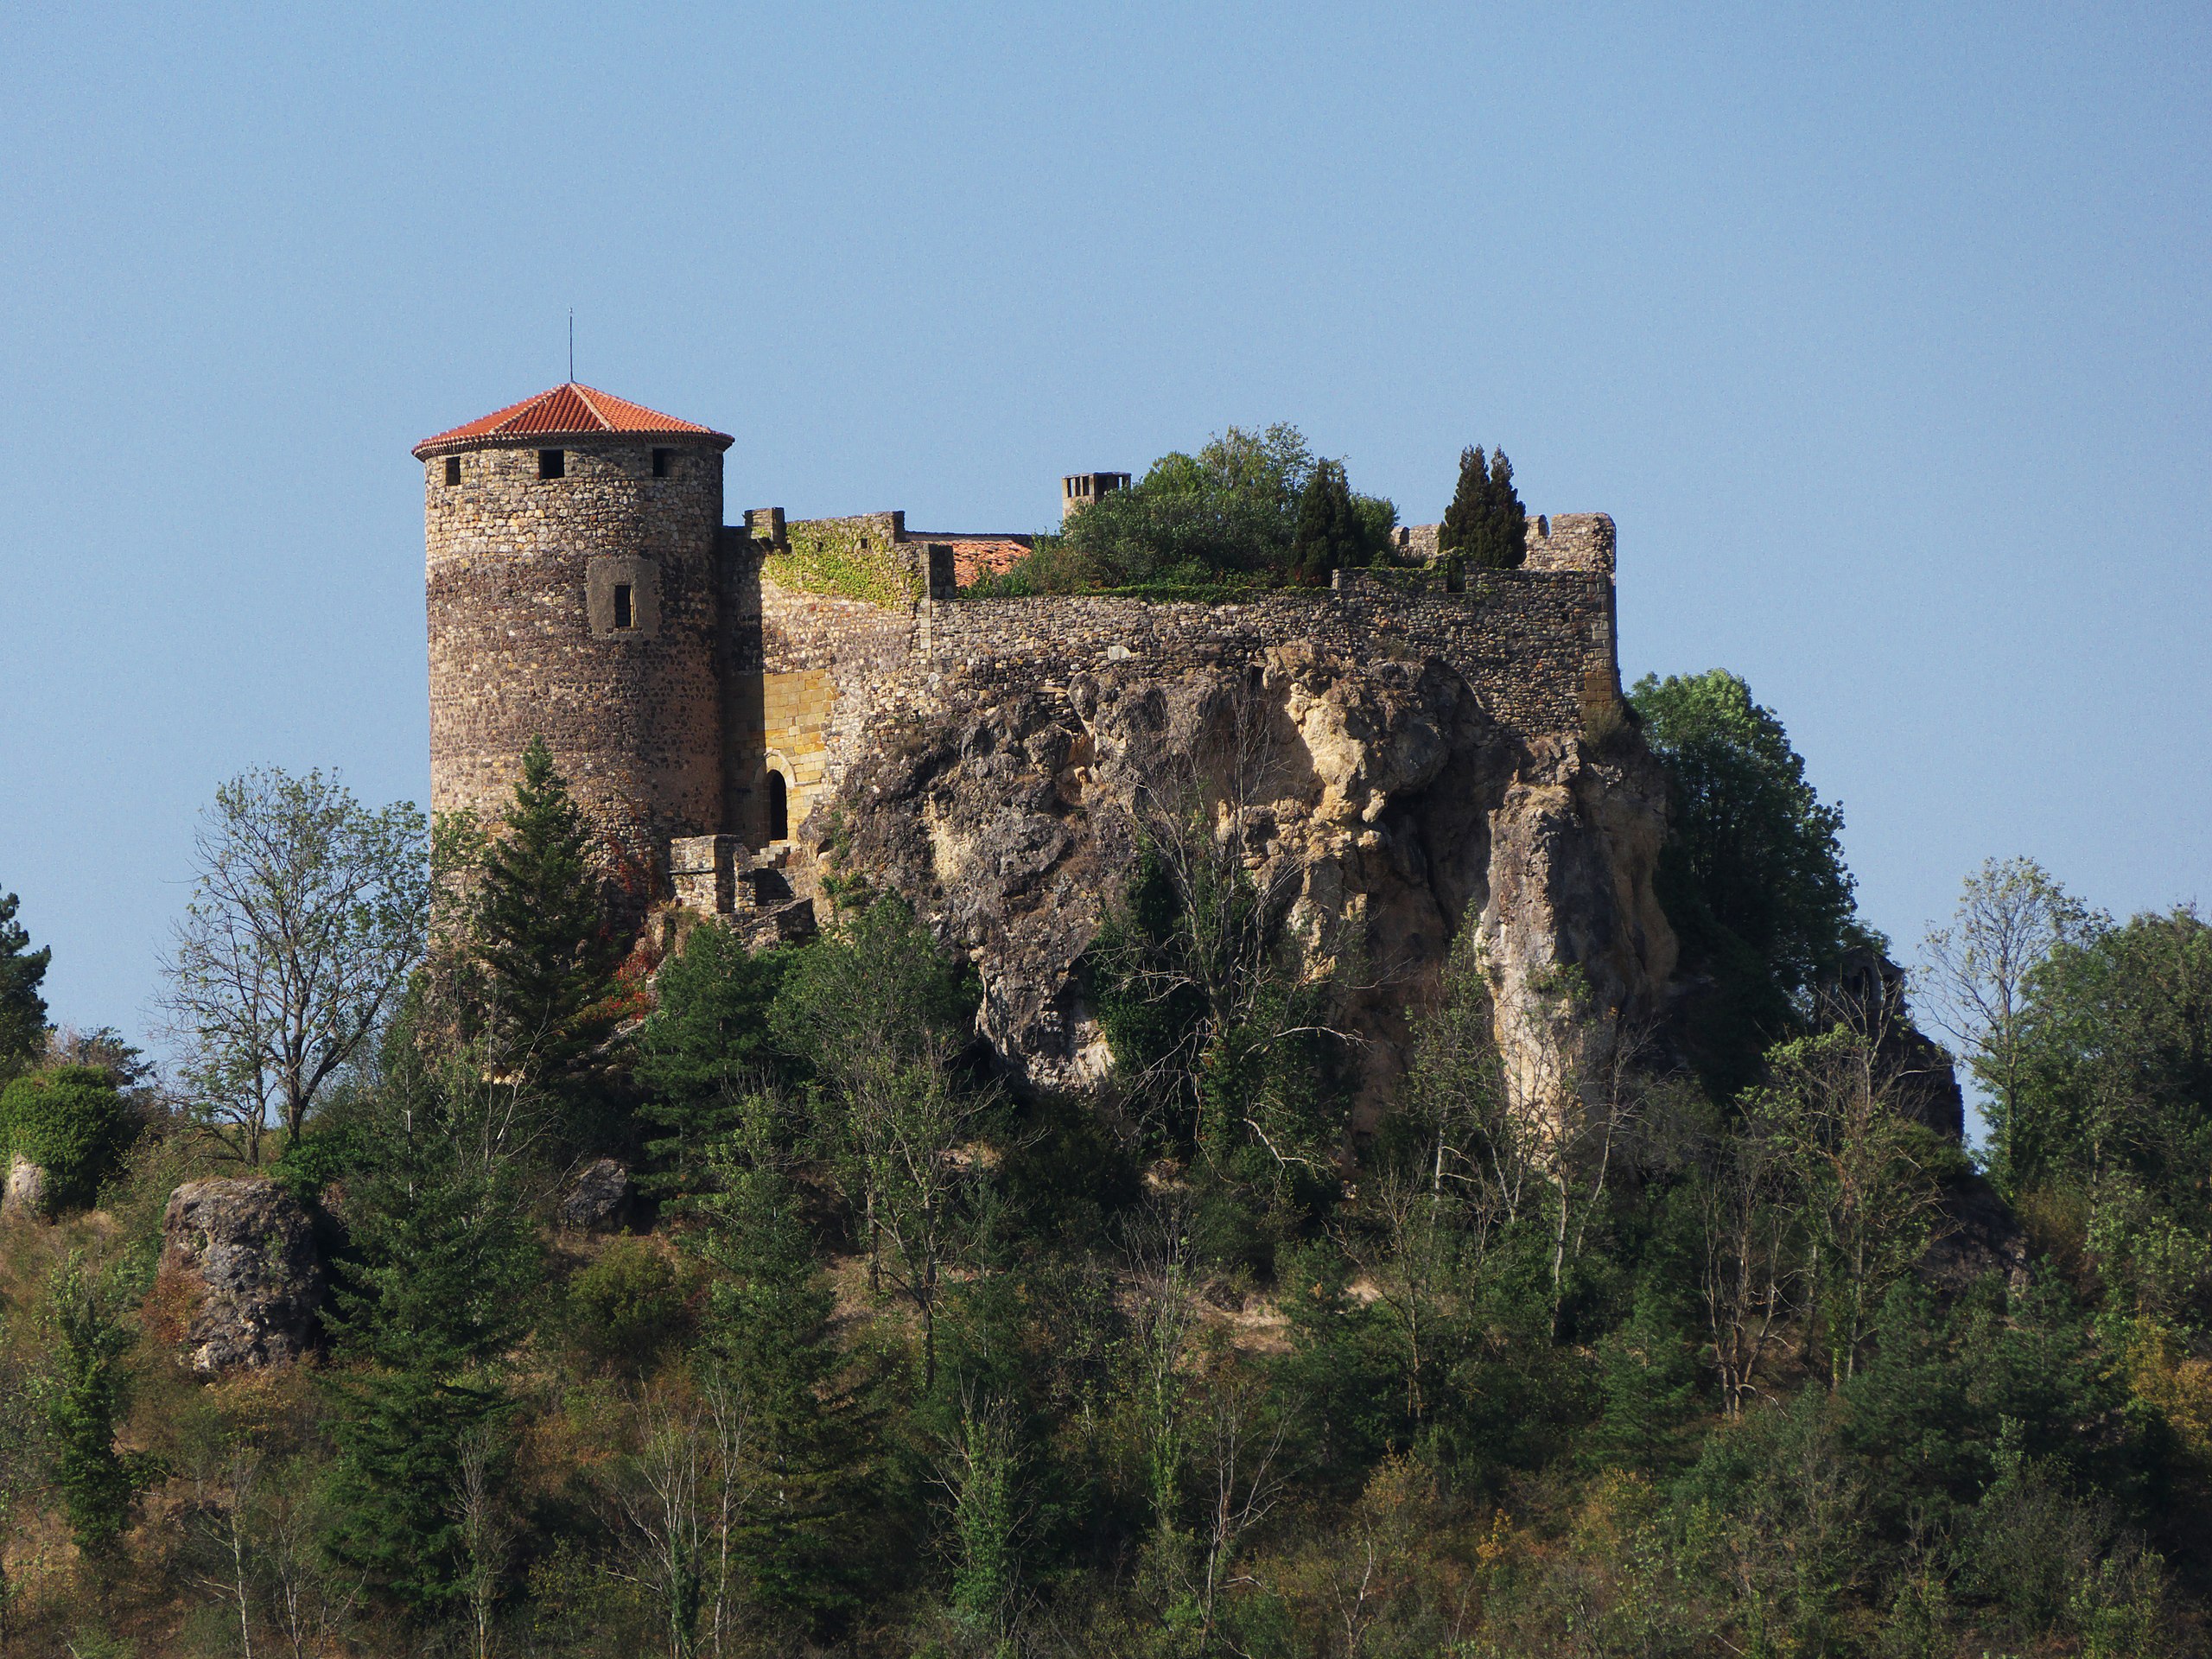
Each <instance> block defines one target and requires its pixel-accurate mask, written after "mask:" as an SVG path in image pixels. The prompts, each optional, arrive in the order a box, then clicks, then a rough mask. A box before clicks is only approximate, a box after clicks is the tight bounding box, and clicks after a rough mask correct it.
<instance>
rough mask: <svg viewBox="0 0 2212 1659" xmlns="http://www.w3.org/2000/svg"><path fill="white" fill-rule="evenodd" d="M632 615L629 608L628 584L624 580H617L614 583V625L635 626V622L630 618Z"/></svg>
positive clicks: (621, 626) (620, 626)
mask: <svg viewBox="0 0 2212 1659" xmlns="http://www.w3.org/2000/svg"><path fill="white" fill-rule="evenodd" d="M632 615H633V613H632V610H631V608H630V584H629V583H628V582H616V583H615V584H614V626H616V627H618V628H631V627H635V626H637V624H636V622H635V621H633V620H632Z"/></svg>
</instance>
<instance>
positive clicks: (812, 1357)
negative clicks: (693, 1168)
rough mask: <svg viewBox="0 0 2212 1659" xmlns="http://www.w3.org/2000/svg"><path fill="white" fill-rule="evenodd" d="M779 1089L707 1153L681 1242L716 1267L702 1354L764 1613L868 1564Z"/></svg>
mask: <svg viewBox="0 0 2212 1659" xmlns="http://www.w3.org/2000/svg"><path fill="white" fill-rule="evenodd" d="M776 1116H777V1111H776V1108H775V1105H774V1103H772V1101H771V1100H769V1099H768V1098H767V1097H766V1096H753V1097H751V1098H750V1099H748V1100H747V1102H746V1103H745V1107H744V1109H743V1111H742V1113H741V1122H740V1125H739V1127H738V1128H735V1129H734V1130H733V1131H732V1132H731V1133H729V1134H728V1135H725V1136H724V1137H723V1138H722V1139H721V1141H718V1142H717V1143H716V1144H715V1147H714V1150H713V1153H712V1166H713V1171H714V1182H713V1190H712V1191H711V1192H709V1193H708V1194H707V1195H706V1196H705V1197H703V1198H701V1199H700V1201H699V1205H698V1214H699V1221H700V1225H699V1227H698V1228H697V1229H696V1230H695V1231H693V1232H691V1233H690V1234H687V1235H686V1238H685V1242H686V1243H687V1244H688V1245H689V1246H690V1248H692V1249H696V1250H697V1251H698V1253H699V1255H701V1257H702V1259H703V1260H704V1261H705V1262H707V1263H708V1264H709V1266H710V1267H712V1268H715V1270H716V1273H717V1274H718V1278H717V1280H716V1282H715V1286H714V1289H713V1292H712V1295H711V1298H710V1300H709V1309H708V1314H707V1319H706V1322H705V1325H706V1330H705V1334H706V1338H707V1341H706V1353H705V1356H704V1357H705V1359H706V1360H707V1362H708V1363H709V1364H710V1365H711V1367H712V1368H713V1369H712V1376H713V1377H714V1378H715V1382H716V1384H717V1386H719V1387H721V1388H722V1389H725V1390H727V1393H726V1395H725V1401H726V1402H727V1403H726V1404H725V1407H724V1415H723V1418H722V1423H723V1428H722V1430H721V1432H722V1433H724V1434H725V1436H727V1435H728V1433H729V1431H730V1429H731V1428H732V1427H734V1425H735V1424H736V1423H737V1421H738V1418H737V1416H736V1415H735V1414H734V1413H735V1411H736V1410H737V1408H738V1402H741V1409H742V1422H743V1425H744V1432H743V1433H742V1435H741V1436H739V1437H738V1438H736V1439H735V1440H731V1441H730V1446H731V1449H730V1451H729V1452H728V1456H730V1457H731V1458H732V1459H735V1461H736V1465H737V1466H738V1467H739V1468H740V1470H741V1478H740V1479H739V1481H738V1484H737V1486H736V1487H735V1489H734V1492H733V1495H732V1498H731V1502H732V1504H733V1510H732V1518H731V1519H730V1520H729V1521H728V1522H727V1528H728V1532H727V1536H728V1540H729V1548H730V1554H731V1555H732V1556H733V1557H734V1559H735V1561H736V1563H737V1565H738V1566H739V1567H740V1568H741V1570H742V1572H743V1573H744V1574H745V1576H746V1578H747V1580H748V1581H749V1583H750V1586H751V1590H752V1595H753V1600H754V1601H755V1602H756V1603H757V1604H758V1605H760V1606H761V1607H762V1608H764V1609H765V1610H766V1611H769V1612H770V1613H772V1614H773V1615H776V1616H779V1617H781V1618H793V1617H796V1618H800V1619H802V1620H804V1621H807V1622H810V1623H814V1622H820V1621H823V1620H826V1619H829V1618H834V1617H835V1616H836V1615H838V1614H840V1613H842V1612H843V1611H846V1610H847V1609H849V1607H851V1606H852V1605H853V1604H854V1601H855V1591H856V1587H857V1586H858V1585H859V1584H860V1583H861V1581H862V1580H864V1579H865V1577H866V1575H867V1573H868V1558H867V1552H866V1551H865V1549H864V1548H862V1540H863V1538H864V1536H865V1525H866V1522H865V1517H866V1516H867V1515H868V1513H869V1510H870V1509H871V1489H872V1487H873V1484H874V1481H873V1471H872V1459H873V1452H874V1447H873V1444H872V1440H871V1435H870V1429H871V1425H870V1422H869V1421H868V1416H867V1414H866V1413H865V1412H864V1411H863V1410H862V1409H861V1402H860V1400H859V1398H858V1396H857V1395H856V1394H855V1390H854V1389H853V1387H852V1385H851V1383H850V1382H849V1378H848V1376H847V1375H846V1370H847V1367H846V1362H845V1359H844V1357H843V1355H842V1353H841V1351H840V1350H839V1347H838V1344H837V1341H836V1336H835V1334H834V1332H833V1331H832V1329H831V1325H830V1319H831V1315H832V1313H833V1311H834V1309H835V1306H836V1298H835V1296H834V1295H833V1294H832V1293H831V1291H830V1289H829V1286H828V1284H827V1283H826V1282H825V1281H824V1280H823V1275H822V1274H821V1272H820V1270H819V1268H818V1267H817V1263H816V1262H815V1259H814V1253H813V1249H812V1242H811V1240H810V1238H809V1236H808V1235H807V1231H806V1229H805V1227H804V1224H803V1223H802V1222H801V1220H800V1218H799V1214H798V1194H797V1192H795V1191H794V1188H793V1185H792V1183H791V1178H790V1175H789V1173H787V1167H786V1162H787V1160H786V1157H785V1154H784V1153H783V1152H782V1151H780V1150H779V1147H780V1146H781V1145H782V1143H783V1141H784V1139H785V1136H784V1135H783V1133H782V1129H781V1126H780V1125H779V1124H778V1123H777V1122H776V1121H775V1120H776Z"/></svg>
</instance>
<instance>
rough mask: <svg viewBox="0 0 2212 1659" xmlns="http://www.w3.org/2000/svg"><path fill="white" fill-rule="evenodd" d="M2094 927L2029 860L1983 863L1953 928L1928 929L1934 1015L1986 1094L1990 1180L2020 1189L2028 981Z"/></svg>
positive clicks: (1964, 890) (1966, 886)
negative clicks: (2015, 1173) (2017, 1161)
mask: <svg viewBox="0 0 2212 1659" xmlns="http://www.w3.org/2000/svg"><path fill="white" fill-rule="evenodd" d="M2095 925H2096V920H2095V918H2092V917H2091V916H2090V914H2089V912H2088V910H2087V908H2086V907H2084V906H2082V903H2081V901H2080V900H2079V899H2075V898H2074V897H2073V896H2072V895H2071V894H2069V893H2068V892H2067V891H2066V890H2065V889H2064V888H2063V887H2061V886H2059V884H2058V883H2057V882H2056V881H2055V880H2052V879H2051V877H2050V874H2049V872H2047V871H2046V870H2044V868H2043V867H2042V866H2041V865H2039V864H2037V862H2036V861H2034V860H2033V859H2030V858H2009V859H2005V860H2003V861H1999V860H1997V859H1987V860H1985V861H1983V863H1982V867H1981V868H1980V869H1979V870H1978V871H1976V872H1975V873H1974V874H1972V875H1970V876H1968V877H1967V879H1966V880H1965V882H1964V883H1963V884H1962V886H1961V892H1960V895H1959V906H1958V909H1957V911H1956V912H1954V914H1953V917H1952V920H1951V925H1949V926H1948V927H1944V928H1936V929H1931V930H1930V931H1929V934H1928V938H1927V941H1926V944H1925V945H1924V947H1923V949H1924V950H1925V952H1926V955H1927V967H1926V969H1924V970H1923V976H1922V977H1923V982H1925V983H1926V984H1927V985H1928V986H1929V988H1930V989H1931V990H1932V991H1933V992H1934V993H1935V995H1934V997H1933V999H1932V1001H1933V1003H1934V1013H1935V1015H1936V1020H1937V1021H1938V1023H1939V1024H1940V1026H1941V1027H1942V1030H1943V1032H1944V1033H1945V1034H1946V1035H1948V1036H1949V1037H1950V1039H1952V1040H1953V1041H1954V1042H1955V1043H1956V1044H1958V1046H1959V1050H1960V1052H1961V1056H1962V1057H1963V1058H1965V1059H1966V1060H1967V1063H1968V1064H1969V1065H1971V1066H1972V1067H1973V1068H1974V1077H1975V1079H1976V1080H1977V1081H1978V1082H1979V1083H1980V1084H1981V1086H1982V1087H1983V1089H1985V1090H1987V1091H1988V1095H1989V1102H1990V1105H1989V1115H1990V1121H1991V1125H1992V1128H1993V1130H1994V1136H1993V1150H1994V1152H1995V1154H1996V1158H1995V1161H1994V1163H1993V1166H1992V1171H1991V1173H1992V1174H1993V1177H1994V1178H1995V1179H1996V1181H1997V1183H1998V1185H1999V1187H2000V1188H2001V1189H2003V1190H2005V1191H2007V1192H2012V1191H2015V1190H2016V1189H2015V1187H2014V1185H2013V1181H2012V1170H2011V1168H2010V1166H2009V1163H2008V1161H2007V1158H2006V1151H2007V1147H2008V1145H2009V1141H2010V1126H2011V1125H2012V1124H2013V1123H2015V1122H2017V1121H2018V1116H2019V1105H2020V1091H2021V1088H2022V1085H2023V1083H2024V1067H2025V1059H2026V1056H2025V1052H2024V1045H2023V1041H2022V1039H2023V1035H2024V1027H2025V1024H2026V1020H2027V1016H2028V1007H2029V1004H2028V985H2029V981H2030V978H2031V976H2033V975H2034V973H2035V972H2036V970H2037V969H2039V968H2040V967H2041V966H2042V965H2043V964H2044V963H2045V962H2046V961H2048V960H2049V959H2050V955H2051V952H2052V951H2054V950H2056V949H2058V948H2059V947H2060V946H2061V945H2065V944H2078V943H2080V942H2082V939H2083V938H2085V937H2086V936H2087V935H2088V933H2089V932H2091V931H2093V930H2094V927H2095Z"/></svg>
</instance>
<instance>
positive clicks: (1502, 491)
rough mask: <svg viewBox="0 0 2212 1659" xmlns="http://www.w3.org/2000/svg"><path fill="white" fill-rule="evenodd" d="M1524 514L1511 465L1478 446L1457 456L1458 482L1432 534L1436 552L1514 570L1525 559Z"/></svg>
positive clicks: (1479, 566)
mask: <svg viewBox="0 0 2212 1659" xmlns="http://www.w3.org/2000/svg"><path fill="white" fill-rule="evenodd" d="M1528 534H1529V514H1528V512H1527V510H1526V509H1525V508H1524V507H1522V505H1521V497H1520V495H1519V493H1517V492H1516V490H1515V489H1514V487H1513V463H1512V462H1511V461H1508V460H1507V459H1506V458H1505V451H1504V450H1503V449H1501V450H1499V451H1498V452H1497V454H1495V455H1488V456H1486V455H1484V453H1483V450H1482V447H1481V446H1480V445H1479V444H1478V445H1477V446H1476V447H1475V448H1471V449H1462V450H1461V451H1460V452H1459V487H1458V488H1457V489H1455V490H1454V491H1453V492H1452V505H1450V506H1448V507H1446V509H1445V510H1444V522H1443V524H1441V525H1440V526H1439V528H1438V530H1437V532H1436V546H1437V550H1438V551H1439V552H1440V553H1446V554H1452V555H1456V556H1458V557H1459V560H1460V561H1461V563H1465V564H1469V565H1472V566H1474V567H1475V568H1477V569H1490V570H1513V569H1519V568H1520V565H1521V563H1522V560H1524V559H1526V558H1527V557H1528V556H1529V547H1528Z"/></svg>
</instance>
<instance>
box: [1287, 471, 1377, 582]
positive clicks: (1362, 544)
mask: <svg viewBox="0 0 2212 1659" xmlns="http://www.w3.org/2000/svg"><path fill="white" fill-rule="evenodd" d="M1364 563H1367V528H1366V526H1365V525H1364V524H1363V523H1362V522H1361V521H1360V517H1359V512H1358V510H1357V508H1355V507H1354V506H1353V505H1352V499H1351V485H1350V484H1349V483H1348V482H1347V481H1346V480H1345V478H1344V463H1343V462H1342V461H1321V462H1319V463H1318V464H1317V465H1316V466H1315V467H1314V468H1313V476H1312V477H1311V478H1309V479H1307V480H1306V488H1305V490H1304V491H1303V492H1302V493H1300V496H1299V499H1298V527H1297V530H1296V531H1295V532H1294V534H1293V536H1292V537H1291V543H1290V577H1291V580H1292V581H1293V582H1297V583H1299V584H1300V586H1302V587H1308V588H1319V587H1320V586H1322V585H1323V584H1324V583H1325V582H1327V581H1328V580H1329V573H1330V572H1331V571H1332V570H1335V569H1338V568H1339V567H1341V566H1344V565H1361V564H1364Z"/></svg>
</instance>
